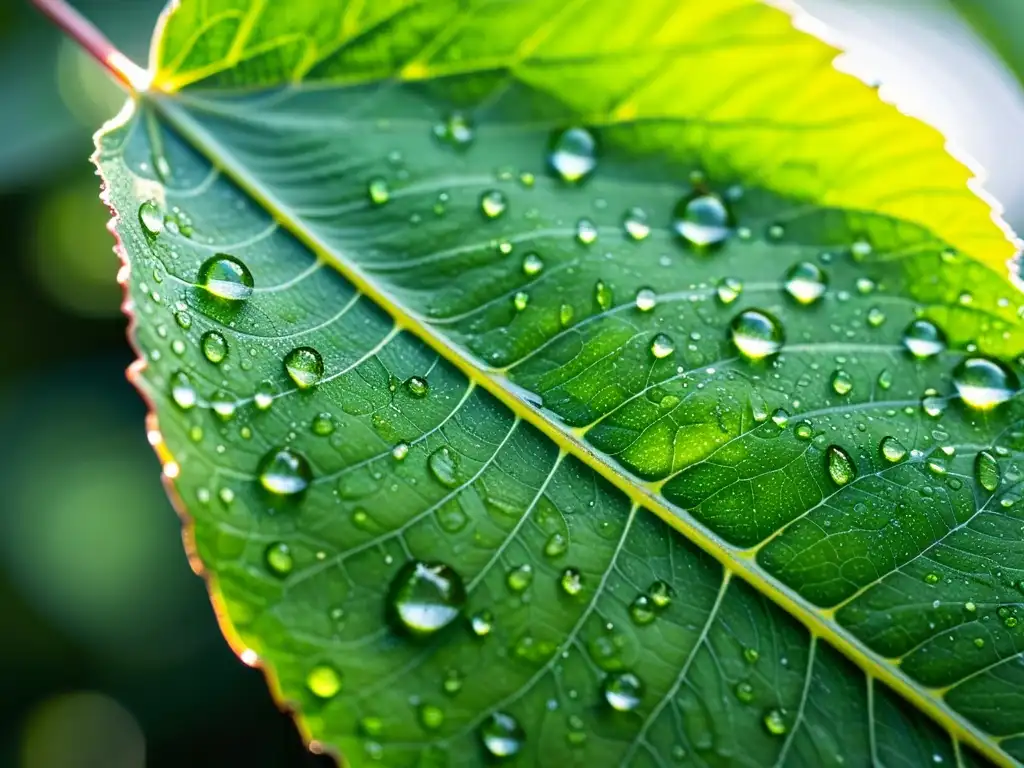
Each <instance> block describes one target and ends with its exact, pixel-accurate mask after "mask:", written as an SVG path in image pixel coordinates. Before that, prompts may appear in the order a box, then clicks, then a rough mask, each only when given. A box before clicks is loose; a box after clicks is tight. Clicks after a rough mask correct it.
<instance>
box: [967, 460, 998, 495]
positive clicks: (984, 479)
mask: <svg viewBox="0 0 1024 768" xmlns="http://www.w3.org/2000/svg"><path fill="white" fill-rule="evenodd" d="M974 477H975V479H976V480H977V481H978V485H980V486H981V487H982V488H984V489H985V490H986V491H988V492H989V493H991V492H992V491H994V490H996V489H997V488H999V484H1000V483H1001V482H1002V480H1003V473H1002V471H1001V470H1000V469H999V462H998V461H996V457H995V456H993V455H992V454H991V453H989V452H988V451H978V455H977V456H975V457H974Z"/></svg>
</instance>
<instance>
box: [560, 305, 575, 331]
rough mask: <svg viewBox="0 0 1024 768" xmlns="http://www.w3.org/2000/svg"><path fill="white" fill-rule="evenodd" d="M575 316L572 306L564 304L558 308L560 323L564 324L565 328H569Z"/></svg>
mask: <svg viewBox="0 0 1024 768" xmlns="http://www.w3.org/2000/svg"><path fill="white" fill-rule="evenodd" d="M575 314H576V313H575V312H574V311H573V308H572V306H571V305H570V304H563V305H562V306H560V307H559V308H558V322H559V323H561V324H562V327H563V328H568V327H569V325H570V324H571V323H572V318H573V315H575Z"/></svg>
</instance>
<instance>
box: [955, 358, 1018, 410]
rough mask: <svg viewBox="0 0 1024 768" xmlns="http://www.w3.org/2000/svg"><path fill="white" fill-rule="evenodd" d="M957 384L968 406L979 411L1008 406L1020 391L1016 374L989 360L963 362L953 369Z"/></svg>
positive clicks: (958, 390)
mask: <svg viewBox="0 0 1024 768" xmlns="http://www.w3.org/2000/svg"><path fill="white" fill-rule="evenodd" d="M953 384H955V385H956V391H957V392H959V393H960V397H961V398H963V401H964V403H966V404H967V405H968V406H970V407H971V408H976V409H977V410H979V411H987V410H989V409H991V408H995V407H996V406H997V405H1000V404H1001V403H1005V402H1006V401H1007V400H1009V399H1010V398H1011V397H1013V396H1014V395H1015V394H1016V393H1017V390H1018V389H1020V384H1019V382H1018V381H1017V376H1016V374H1014V373H1013V371H1011V370H1010V369H1009V368H1006V367H1005V366H1004V365H1003V364H1002V363H999V362H996V361H995V360H989V359H988V358H985V357H968V358H965V359H963V360H961V361H960V363H959V364H958V365H957V366H956V368H954V369H953Z"/></svg>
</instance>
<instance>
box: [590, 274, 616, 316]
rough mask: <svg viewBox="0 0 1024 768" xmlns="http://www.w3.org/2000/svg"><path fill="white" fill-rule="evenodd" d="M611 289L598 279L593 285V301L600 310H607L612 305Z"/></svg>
mask: <svg viewBox="0 0 1024 768" xmlns="http://www.w3.org/2000/svg"><path fill="white" fill-rule="evenodd" d="M613 300H614V299H613V297H612V289H611V288H609V287H608V285H607V284H606V283H605V282H604V281H603V280H598V281H597V283H596V284H595V285H594V301H596V302H597V306H598V307H600V308H601V309H602V310H606V311H607V310H608V309H610V308H611V306H612V301H613Z"/></svg>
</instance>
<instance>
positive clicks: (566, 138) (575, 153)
mask: <svg viewBox="0 0 1024 768" xmlns="http://www.w3.org/2000/svg"><path fill="white" fill-rule="evenodd" d="M548 164H549V165H550V166H551V169H552V170H553V171H554V172H555V173H556V174H557V175H558V176H559V178H561V179H562V180H563V181H566V182H569V183H570V184H575V183H576V182H579V181H582V180H583V179H584V178H586V177H587V176H589V175H590V174H591V173H592V172H593V170H594V169H595V168H596V167H597V141H596V139H595V138H594V134H592V133H591V132H590V131H588V130H587V129H586V128H578V127H577V128H568V129H566V130H564V131H560V132H559V133H556V134H555V135H554V136H553V137H552V139H551V150H550V152H549V153H548Z"/></svg>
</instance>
